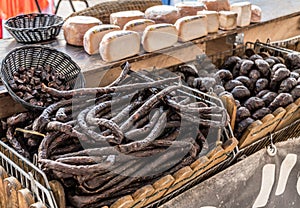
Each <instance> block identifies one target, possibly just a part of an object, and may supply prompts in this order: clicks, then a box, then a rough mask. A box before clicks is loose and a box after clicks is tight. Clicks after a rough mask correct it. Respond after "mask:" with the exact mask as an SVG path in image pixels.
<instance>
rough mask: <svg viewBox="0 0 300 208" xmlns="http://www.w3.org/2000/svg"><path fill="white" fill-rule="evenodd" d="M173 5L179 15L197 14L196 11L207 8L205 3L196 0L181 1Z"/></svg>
mask: <svg viewBox="0 0 300 208" xmlns="http://www.w3.org/2000/svg"><path fill="white" fill-rule="evenodd" d="M175 7H176V8H177V9H178V12H179V16H180V17H185V16H193V15H197V12H198V11H203V10H207V7H206V6H205V4H203V3H202V2H197V1H183V2H180V3H177V4H175Z"/></svg>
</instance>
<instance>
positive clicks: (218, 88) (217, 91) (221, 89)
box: [214, 85, 225, 95]
mask: <svg viewBox="0 0 300 208" xmlns="http://www.w3.org/2000/svg"><path fill="white" fill-rule="evenodd" d="M224 91H225V89H224V87H223V86H221V85H216V86H215V87H214V92H215V93H216V94H217V95H220V94H221V93H222V92H224Z"/></svg>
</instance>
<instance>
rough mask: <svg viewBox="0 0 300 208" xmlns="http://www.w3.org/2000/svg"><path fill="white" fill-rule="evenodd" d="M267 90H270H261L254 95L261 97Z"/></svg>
mask: <svg viewBox="0 0 300 208" xmlns="http://www.w3.org/2000/svg"><path fill="white" fill-rule="evenodd" d="M268 92H270V90H262V91H260V92H258V93H257V94H256V97H259V98H262V97H263V96H264V95H265V94H267V93H268Z"/></svg>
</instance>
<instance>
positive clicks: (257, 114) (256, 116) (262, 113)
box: [252, 107, 272, 120]
mask: <svg viewBox="0 0 300 208" xmlns="http://www.w3.org/2000/svg"><path fill="white" fill-rule="evenodd" d="M270 113H272V112H271V110H270V109H269V108H266V107H263V108H261V109H258V110H257V111H255V112H254V113H253V114H252V118H253V119H254V120H259V119H262V118H263V117H264V116H266V115H268V114H270Z"/></svg>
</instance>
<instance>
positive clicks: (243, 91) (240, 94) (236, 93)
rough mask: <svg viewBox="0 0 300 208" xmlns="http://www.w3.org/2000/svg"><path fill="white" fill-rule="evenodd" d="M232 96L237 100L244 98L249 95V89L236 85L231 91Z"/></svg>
mask: <svg viewBox="0 0 300 208" xmlns="http://www.w3.org/2000/svg"><path fill="white" fill-rule="evenodd" d="M231 93H232V95H233V97H234V98H235V99H238V100H242V99H246V98H248V97H250V91H249V90H248V88H247V87H245V86H236V87H235V88H233V90H232V91H231Z"/></svg>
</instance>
